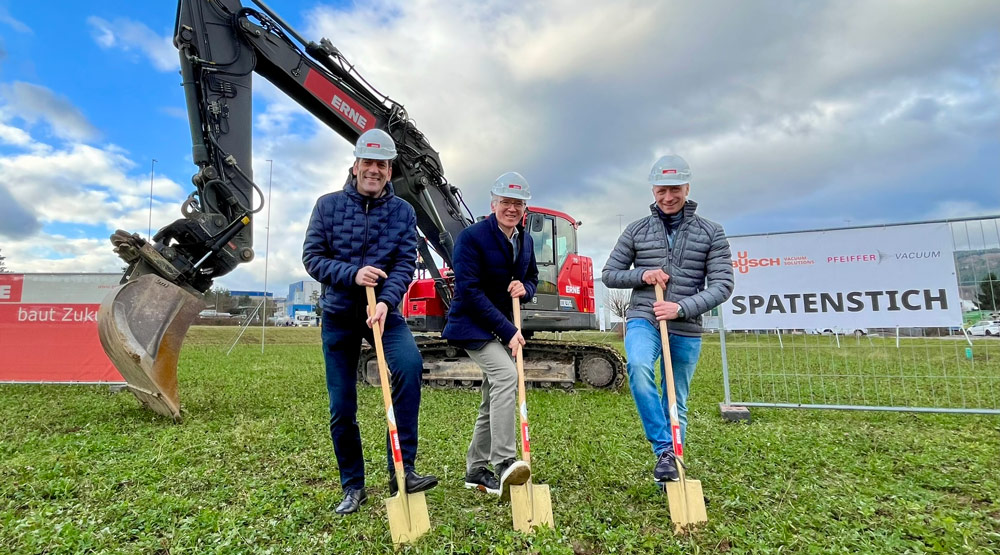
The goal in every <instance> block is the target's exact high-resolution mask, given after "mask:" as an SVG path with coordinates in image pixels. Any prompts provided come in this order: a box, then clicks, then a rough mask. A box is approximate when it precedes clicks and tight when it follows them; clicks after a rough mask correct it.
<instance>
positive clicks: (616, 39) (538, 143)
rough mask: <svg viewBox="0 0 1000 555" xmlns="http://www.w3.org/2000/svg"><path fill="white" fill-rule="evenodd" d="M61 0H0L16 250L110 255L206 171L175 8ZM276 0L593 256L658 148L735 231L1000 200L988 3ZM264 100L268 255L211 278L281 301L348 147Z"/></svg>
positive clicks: (5, 158)
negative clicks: (568, 225) (186, 90)
mask: <svg viewBox="0 0 1000 555" xmlns="http://www.w3.org/2000/svg"><path fill="white" fill-rule="evenodd" d="M244 3H245V4H249V0H244ZM58 4H59V5H58V8H56V7H55V6H54V5H53V4H52V3H44V2H42V3H40V2H22V1H17V2H15V1H13V0H0V255H2V256H5V257H6V259H5V260H4V263H5V264H6V266H7V268H8V270H12V271H15V272H119V271H120V270H121V268H122V263H121V262H120V261H119V260H118V258H117V257H116V256H115V255H114V253H113V252H112V249H111V246H110V243H109V242H108V239H107V238H108V236H109V235H110V234H111V233H112V232H113V231H114V230H115V229H118V228H122V229H126V230H129V231H133V232H138V233H140V234H141V235H144V236H145V235H147V230H149V229H150V228H152V230H153V231H154V232H155V230H156V229H157V228H158V227H160V226H163V225H166V224H167V223H170V222H171V221H173V220H175V219H177V218H178V217H180V205H181V202H182V201H183V200H184V199H185V198H186V197H187V195H188V193H189V192H190V191H191V190H192V189H193V186H192V185H191V184H190V177H191V175H192V174H193V173H194V170H195V166H194V165H193V164H192V162H191V144H190V135H189V131H188V126H187V116H186V113H185V108H184V98H183V94H182V89H181V87H180V75H179V73H178V68H179V66H178V62H177V53H176V50H175V49H174V48H173V46H172V42H171V41H172V36H171V35H172V33H173V26H174V17H175V13H176V6H175V4H173V2H169V1H161V2H135V1H134V0H130V1H127V2H126V1H117V0H109V1H96V2H60V3H58ZM267 4H268V5H269V6H270V7H271V8H272V9H274V10H275V11H276V12H277V13H278V14H279V15H280V16H281V17H282V18H283V19H284V20H285V21H287V22H288V23H289V24H290V25H292V26H293V27H294V28H295V29H296V30H297V31H298V32H299V33H300V34H301V35H302V36H304V37H306V38H309V39H312V40H317V41H318V39H319V38H320V37H327V38H329V39H330V40H331V41H332V42H333V44H334V45H335V46H337V47H338V48H339V49H340V50H341V51H342V52H343V53H344V54H345V56H346V57H347V58H348V59H349V60H350V61H351V62H352V63H354V64H355V65H356V67H357V69H358V71H360V72H361V74H362V75H363V76H364V77H365V78H366V79H367V80H368V81H369V82H371V83H372V84H373V85H375V86H376V87H377V88H378V89H379V90H381V91H382V92H384V93H386V94H388V95H389V96H390V97H392V98H393V99H395V100H396V101H398V102H400V103H402V104H403V105H405V106H406V108H407V111H408V112H409V114H410V116H411V117H412V118H413V119H414V121H415V123H416V125H417V127H418V128H419V129H420V130H421V131H423V132H424V134H425V135H426V136H427V138H428V139H429V141H430V143H431V145H432V146H433V147H434V148H435V149H437V150H438V151H439V152H440V155H441V160H442V163H443V164H444V169H445V175H446V176H447V178H448V180H449V181H450V182H451V183H453V184H455V185H457V186H458V187H460V188H461V190H462V192H463V195H464V197H465V200H466V202H467V203H468V204H469V206H470V207H471V208H472V210H473V212H475V213H477V214H485V213H487V212H488V210H489V187H490V185H491V184H492V183H493V181H494V180H495V179H496V177H497V176H499V175H500V174H502V173H504V172H507V171H517V172H519V173H521V174H522V175H524V176H525V178H526V179H527V180H528V182H529V183H530V185H531V188H532V193H533V199H532V201H531V204H533V205H537V206H544V207H548V208H554V209H558V210H561V211H563V212H567V213H569V214H571V215H572V216H573V217H574V218H576V219H577V220H580V221H582V222H583V225H582V226H581V227H580V231H579V243H580V254H583V255H586V256H590V257H591V258H593V260H594V266H595V273H596V274H597V275H599V274H600V269H601V268H602V267H603V265H604V262H605V260H606V259H607V256H608V253H609V252H610V251H611V248H612V247H613V245H614V242H615V240H616V239H617V236H618V235H619V233H620V231H621V229H622V227H623V225H627V224H628V223H629V222H631V221H634V220H636V219H639V218H641V217H643V216H645V215H648V214H649V204H650V203H651V202H652V195H651V192H650V188H649V185H648V184H647V181H646V178H647V175H648V173H649V169H650V167H651V166H652V164H653V162H654V161H655V160H656V159H657V158H658V157H659V156H661V155H663V154H668V153H674V154H679V155H681V156H683V157H684V158H685V159H686V160H687V161H688V162H689V164H690V166H691V168H692V183H691V193H690V198H691V199H692V200H695V201H697V202H698V203H699V207H698V213H699V214H701V215H702V216H705V217H707V218H709V219H711V220H714V221H717V222H719V223H721V224H722V225H723V226H724V227H725V229H726V231H727V233H729V234H730V235H742V234H756V233H768V232H778V231H790V230H806V229H819V228H832V227H842V226H858V225H869V224H882V223H897V222H910V221H919V220H929V219H941V218H961V217H976V216H986V215H997V214H1000V24H998V23H1000V2H996V1H994V0H983V1H962V0H952V1H949V2H940V1H919V0H915V1H893V0H886V1H879V2H856V1H847V0H844V1H821V2H796V1H766V2H765V1H748V2H726V1H721V0H707V1H705V2H682V1H662V2H651V1H634V2H631V1H613V2H609V1H605V0H572V1H570V0H546V1H512V2H504V1H496V0H487V1H464V2H463V1H457V0H405V1H404V0H398V1H397V0H373V1H368V2H356V3H351V2H346V3H345V2H320V1H313V0H269V1H268V2H267ZM53 9H58V10H59V17H53V15H52V11H53ZM253 101H254V130H253V140H254V148H253V162H252V168H253V171H254V177H255V180H256V181H257V183H258V184H259V185H260V186H261V188H262V189H263V190H264V191H265V193H266V192H267V191H268V190H269V189H270V191H271V192H270V205H269V209H265V210H264V211H262V212H260V213H259V214H258V215H257V219H256V220H255V228H254V248H255V250H256V252H257V257H256V259H255V260H254V261H253V262H251V263H249V264H244V265H242V266H241V267H240V268H239V269H237V270H235V271H234V272H232V273H231V274H228V275H226V276H224V277H222V278H220V279H219V280H217V283H216V285H218V286H221V287H225V288H228V289H231V290H261V289H262V288H263V287H264V281H265V273H266V279H267V289H268V290H269V291H273V292H275V293H276V294H277V296H282V295H283V294H284V293H285V292H287V288H288V284H289V283H292V282H295V281H299V280H302V279H308V276H307V274H306V273H305V270H304V268H303V267H302V262H301V250H302V241H303V238H304V233H305V227H306V224H307V222H308V218H309V214H310V213H311V210H312V206H313V204H314V202H315V200H316V198H317V197H319V196H320V195H322V194H324V193H326V192H330V191H333V190H337V189H339V188H340V187H341V186H342V184H343V176H344V174H345V171H346V169H347V168H348V166H349V165H350V164H351V162H352V160H353V158H352V154H351V152H352V146H353V145H351V144H349V143H348V142H346V141H345V140H343V139H342V138H341V137H340V136H339V135H337V134H336V133H334V132H333V131H331V130H330V129H328V128H327V127H325V126H324V125H323V124H321V123H320V122H318V121H317V120H315V119H314V118H313V117H312V116H310V115H309V114H308V113H307V112H305V111H304V110H303V109H301V108H300V107H299V106H298V105H297V104H296V103H295V102H294V101H292V100H291V99H290V98H288V97H286V96H285V95H284V94H283V93H282V92H280V91H279V90H278V89H276V88H275V87H273V86H272V85H270V83H268V82H266V81H265V80H263V79H256V80H255V81H254V91H253ZM154 160H155V162H154ZM268 160H270V161H271V162H268ZM151 189H152V195H151V194H150V190H151ZM150 205H152V208H151V209H150ZM265 261H266V262H265Z"/></svg>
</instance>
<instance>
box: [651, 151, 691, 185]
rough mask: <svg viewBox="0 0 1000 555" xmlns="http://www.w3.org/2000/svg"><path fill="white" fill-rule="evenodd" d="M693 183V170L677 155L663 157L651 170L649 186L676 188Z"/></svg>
mask: <svg viewBox="0 0 1000 555" xmlns="http://www.w3.org/2000/svg"><path fill="white" fill-rule="evenodd" d="M689 183H691V168H690V167H688V163H687V162H685V161H684V159H683V158H681V157H680V156H677V155H676V154H668V155H666V156H661V157H660V159H659V160H657V161H656V163H655V164H653V169H651V170H649V184H650V185H652V186H653V187H664V186H666V187H675V186H677V185H687V184H689Z"/></svg>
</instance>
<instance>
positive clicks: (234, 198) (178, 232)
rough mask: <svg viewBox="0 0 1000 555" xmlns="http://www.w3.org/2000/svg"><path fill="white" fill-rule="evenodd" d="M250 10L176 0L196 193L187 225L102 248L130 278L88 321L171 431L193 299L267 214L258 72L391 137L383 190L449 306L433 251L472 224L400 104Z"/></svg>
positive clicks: (238, 253) (120, 238) (128, 236)
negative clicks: (393, 199)
mask: <svg viewBox="0 0 1000 555" xmlns="http://www.w3.org/2000/svg"><path fill="white" fill-rule="evenodd" d="M254 3H255V4H256V5H257V8H259V9H254V8H249V7H244V6H243V5H241V3H240V1H239V0H180V1H179V4H178V7H177V19H176V25H175V28H174V46H176V47H177V49H178V52H179V55H180V67H181V76H182V85H183V89H184V97H185V102H186V105H187V113H188V120H189V122H190V132H191V143H192V159H193V161H194V163H195V165H196V166H197V167H198V169H197V172H196V173H195V174H194V175H193V176H192V178H191V181H192V183H193V184H194V187H195V190H194V191H193V192H192V193H191V194H190V196H189V197H188V198H187V200H186V201H185V202H184V203H183V204H182V207H181V214H182V216H183V217H182V218H180V219H178V220H176V221H174V222H172V223H170V224H168V225H166V226H165V227H163V228H161V229H160V230H159V231H157V233H156V234H155V235H154V236H153V237H152V238H151V240H149V239H146V238H143V237H141V236H140V235H139V234H136V233H128V232H127V231H123V230H118V231H116V232H115V233H114V234H113V235H112V236H111V242H112V244H113V246H114V249H115V252H116V253H117V254H118V255H119V256H120V257H121V258H122V259H123V260H124V261H125V262H127V263H128V268H127V269H126V271H125V274H124V276H123V277H122V285H121V286H120V287H119V288H117V289H115V290H114V291H112V293H110V294H109V295H108V296H107V297H106V298H105V300H104V302H103V303H102V306H101V309H100V311H99V313H98V330H99V335H100V337H101V342H102V344H103V346H104V349H105V352H106V353H107V354H108V356H109V358H110V359H111V360H112V362H113V363H114V364H115V366H116V367H117V368H118V370H119V371H120V372H121V373H122V375H123V377H124V378H125V379H126V381H127V382H128V384H129V386H128V387H129V389H130V390H131V391H132V392H133V393H134V394H135V395H136V396H137V397H138V398H139V399H140V401H142V402H143V404H145V405H147V406H148V407H149V408H151V409H152V410H154V411H156V412H158V413H161V414H164V415H166V416H170V417H173V418H175V419H179V418H180V404H179V399H178V395H177V359H178V355H179V352H180V348H181V344H182V342H183V339H184V335H185V334H186V333H187V329H188V328H189V327H190V325H191V323H192V322H193V321H194V319H195V317H196V316H197V313H198V312H199V311H200V309H201V302H200V297H201V295H202V294H203V293H204V292H205V291H207V290H208V289H209V288H210V287H211V286H212V283H213V280H215V279H216V278H218V277H221V276H223V275H225V274H227V273H229V272H231V271H233V270H234V269H235V268H236V267H238V266H239V265H240V264H243V263H246V262H250V261H251V260H253V258H254V251H253V233H252V231H253V230H252V226H253V217H254V214H255V213H257V212H258V211H260V209H261V208H262V207H263V195H262V194H261V193H260V188H259V187H258V186H257V185H256V184H255V183H254V181H253V170H252V166H253V165H252V142H251V137H252V132H251V125H252V117H253V114H252V94H251V91H252V87H253V74H254V73H256V74H257V75H259V76H261V77H264V78H265V79H267V80H268V81H270V82H271V83H273V84H274V85H275V86H276V87H277V88H278V89H280V90H281V91H282V92H284V93H285V94H287V95H288V96H289V97H291V98H292V99H294V100H295V101H296V102H297V103H298V104H300V105H301V106H302V107H303V108H305V109H306V110H307V111H309V112H310V113H311V114H312V115H314V116H315V117H316V118H318V119H319V120H320V121H322V122H323V123H325V124H326V125H327V126H328V127H330V128H331V129H333V130H334V131H336V132H337V133H338V134H339V135H340V136H342V137H343V138H344V139H346V140H347V141H349V142H351V143H353V142H354V141H355V140H356V139H357V138H358V136H360V134H361V133H363V132H364V131H367V130H368V129H373V128H379V129H382V130H384V131H386V132H388V133H389V134H390V135H391V136H392V138H393V140H394V141H395V143H396V148H397V151H398V153H399V155H398V157H397V158H396V160H395V161H394V162H393V172H392V175H393V176H394V179H393V188H394V189H395V192H396V194H397V195H398V196H400V197H401V198H403V199H404V200H406V201H407V202H409V203H410V204H411V205H412V206H413V207H414V209H415V210H416V214H417V226H418V228H419V230H420V231H421V233H422V235H423V236H424V238H425V239H426V241H425V242H422V247H421V249H420V251H421V255H422V258H423V262H424V266H425V267H426V268H427V269H428V270H429V271H430V274H431V276H432V277H433V278H434V279H435V285H436V287H435V288H436V289H437V290H438V293H439V295H440V296H441V298H442V299H443V300H444V301H445V303H446V304H447V302H448V300H449V299H450V289H449V288H448V286H447V283H446V280H445V278H444V276H442V275H441V272H440V271H439V269H438V268H437V267H436V265H435V264H434V260H433V257H432V256H431V253H430V250H431V249H433V251H434V252H435V253H437V255H438V256H439V257H440V258H441V259H442V260H443V261H444V262H445V264H447V265H449V266H450V265H451V261H452V250H453V246H454V239H455V237H456V236H457V235H458V233H459V232H460V231H461V230H462V229H465V228H466V227H468V226H469V225H471V223H472V221H473V218H472V217H471V213H470V212H469V210H468V208H467V207H465V205H464V202H462V199H461V195H460V192H459V190H458V188H457V187H454V186H452V185H451V184H450V183H448V181H447V180H446V179H445V177H444V171H443V168H442V166H441V161H440V159H439V157H438V154H437V152H435V151H434V150H433V149H432V148H431V146H430V144H429V143H428V141H427V139H426V137H425V136H424V135H423V133H421V132H420V131H419V130H418V129H417V128H416V126H415V125H414V124H413V122H412V121H411V120H410V119H409V117H408V115H407V113H406V110H405V109H404V108H403V106H402V105H400V104H399V103H397V102H395V101H393V100H392V99H390V98H389V97H388V96H385V95H383V94H381V93H379V92H378V91H377V90H376V89H375V88H374V87H372V86H371V85H369V84H368V83H367V81H365V80H364V78H363V77H361V76H360V75H359V74H358V72H357V71H356V70H355V69H354V67H353V66H352V65H351V64H350V63H349V62H348V61H347V59H346V58H345V57H344V56H343V55H342V54H341V53H340V51H339V50H337V48H335V47H334V46H333V44H332V43H331V42H330V41H329V40H327V39H322V40H321V41H320V42H319V43H318V44H317V43H315V42H312V41H305V40H304V39H303V38H302V37H301V36H299V35H298V34H297V33H296V32H295V31H294V29H292V28H291V27H290V26H289V25H287V24H286V23H285V22H284V21H282V20H281V18H280V17H278V16H277V15H276V14H275V13H274V12H273V11H271V10H270V8H268V7H267V6H266V5H265V4H264V3H263V2H260V1H257V0H254ZM299 45H302V47H300V46H299ZM303 48H304V50H303Z"/></svg>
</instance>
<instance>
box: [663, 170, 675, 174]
mask: <svg viewBox="0 0 1000 555" xmlns="http://www.w3.org/2000/svg"><path fill="white" fill-rule="evenodd" d="M663 173H664V174H668V173H677V170H663Z"/></svg>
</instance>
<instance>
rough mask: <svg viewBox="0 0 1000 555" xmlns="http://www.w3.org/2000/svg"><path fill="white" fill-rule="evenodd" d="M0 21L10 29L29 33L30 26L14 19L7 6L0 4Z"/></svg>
mask: <svg viewBox="0 0 1000 555" xmlns="http://www.w3.org/2000/svg"><path fill="white" fill-rule="evenodd" d="M0 23H3V24H4V25H7V26H8V27H10V28H11V29H13V30H15V31H17V32H18V33H31V32H32V30H31V27H28V26H27V25H25V24H24V23H22V22H20V21H18V20H16V19H14V18H13V17H12V16H11V15H10V12H8V11H7V8H5V7H3V6H0Z"/></svg>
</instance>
